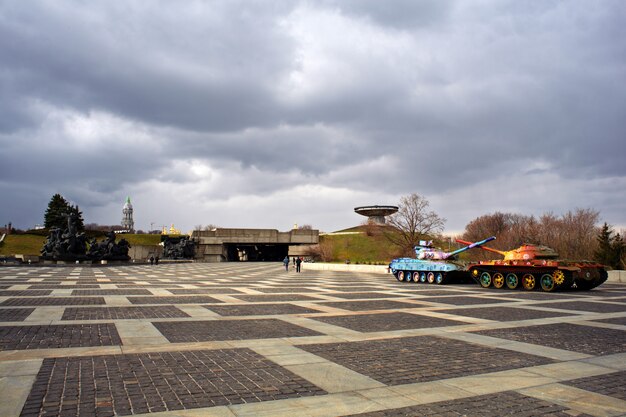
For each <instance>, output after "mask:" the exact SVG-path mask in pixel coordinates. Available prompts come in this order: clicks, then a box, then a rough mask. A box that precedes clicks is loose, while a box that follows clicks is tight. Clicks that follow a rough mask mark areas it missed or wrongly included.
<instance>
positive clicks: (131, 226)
mask: <svg viewBox="0 0 626 417" xmlns="http://www.w3.org/2000/svg"><path fill="white" fill-rule="evenodd" d="M122 214H123V217H122V227H123V228H124V229H125V230H127V231H128V232H130V233H132V232H134V231H135V221H134V220H133V205H132V204H130V197H126V204H124V208H123V209H122Z"/></svg>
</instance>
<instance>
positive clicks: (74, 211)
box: [68, 205, 85, 232]
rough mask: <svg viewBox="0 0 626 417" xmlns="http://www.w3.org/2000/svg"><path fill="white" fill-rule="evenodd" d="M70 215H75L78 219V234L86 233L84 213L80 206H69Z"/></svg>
mask: <svg viewBox="0 0 626 417" xmlns="http://www.w3.org/2000/svg"><path fill="white" fill-rule="evenodd" d="M68 214H74V216H75V218H76V230H78V232H84V231H85V221H84V220H83V212H82V211H80V210H79V209H78V205H76V206H71V205H70V206H68Z"/></svg>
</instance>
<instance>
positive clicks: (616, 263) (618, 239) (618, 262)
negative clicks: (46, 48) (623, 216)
mask: <svg viewBox="0 0 626 417" xmlns="http://www.w3.org/2000/svg"><path fill="white" fill-rule="evenodd" d="M611 252H612V255H613V259H612V263H611V264H610V266H611V267H613V268H615V269H622V268H623V267H624V265H622V259H623V258H624V255H626V243H624V239H623V238H622V236H621V235H620V234H619V233H617V234H616V235H615V236H614V237H613V241H612V242H611Z"/></svg>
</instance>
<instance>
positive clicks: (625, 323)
mask: <svg viewBox="0 0 626 417" xmlns="http://www.w3.org/2000/svg"><path fill="white" fill-rule="evenodd" d="M593 321H598V322H600V323H609V324H619V325H622V326H626V317H615V318H612V319H602V320H593Z"/></svg>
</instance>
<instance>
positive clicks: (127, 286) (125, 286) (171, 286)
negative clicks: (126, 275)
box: [116, 280, 180, 288]
mask: <svg viewBox="0 0 626 417" xmlns="http://www.w3.org/2000/svg"><path fill="white" fill-rule="evenodd" d="M141 281H143V280H141ZM116 285H117V287H118V288H180V285H179V284H147V285H146V284H116Z"/></svg>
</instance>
